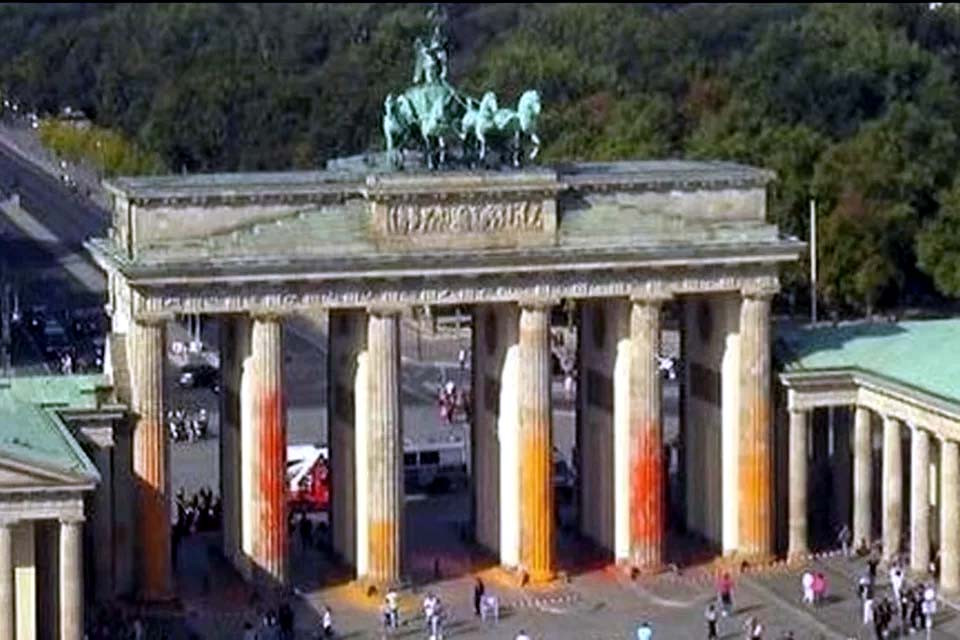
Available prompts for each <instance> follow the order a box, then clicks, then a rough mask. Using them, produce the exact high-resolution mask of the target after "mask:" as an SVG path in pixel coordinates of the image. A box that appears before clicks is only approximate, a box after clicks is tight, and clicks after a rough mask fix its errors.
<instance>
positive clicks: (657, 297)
mask: <svg viewBox="0 0 960 640" xmlns="http://www.w3.org/2000/svg"><path fill="white" fill-rule="evenodd" d="M671 300H673V294H672V293H670V292H669V291H632V292H631V293H630V304H639V305H645V306H650V307H659V306H661V305H663V304H664V303H666V302H670V301H671Z"/></svg>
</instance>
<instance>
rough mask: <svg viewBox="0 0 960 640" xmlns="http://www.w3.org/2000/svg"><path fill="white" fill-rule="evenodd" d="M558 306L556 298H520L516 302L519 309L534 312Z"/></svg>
mask: <svg viewBox="0 0 960 640" xmlns="http://www.w3.org/2000/svg"><path fill="white" fill-rule="evenodd" d="M558 304H560V301H559V300H558V299H556V298H538V297H533V296H531V297H529V298H520V299H519V300H517V306H518V307H520V308H521V309H530V310H534V311H546V310H549V309H551V308H553V307H555V306H557V305H558Z"/></svg>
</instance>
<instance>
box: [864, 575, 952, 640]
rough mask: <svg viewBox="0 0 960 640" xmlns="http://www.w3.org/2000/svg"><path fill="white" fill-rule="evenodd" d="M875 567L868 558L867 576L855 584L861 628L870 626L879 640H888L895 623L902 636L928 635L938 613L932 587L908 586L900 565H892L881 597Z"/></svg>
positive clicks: (918, 584) (935, 595) (930, 585)
mask: <svg viewBox="0 0 960 640" xmlns="http://www.w3.org/2000/svg"><path fill="white" fill-rule="evenodd" d="M878 564H879V560H878V559H877V558H876V557H871V558H870V559H869V561H868V564H867V567H868V569H867V572H866V573H864V575H862V576H861V577H860V579H859V580H858V583H857V592H858V595H859V597H860V601H861V604H862V609H863V624H864V626H867V625H871V624H872V625H873V628H874V633H875V634H876V637H877V638H878V639H880V638H886V637H888V636H889V633H890V631H891V630H892V629H893V627H894V625H895V624H897V622H896V621H897V620H899V625H898V626H899V629H900V634H901V635H905V634H908V633H909V634H912V633H917V632H920V631H924V630H926V632H927V634H928V635H929V633H930V632H931V630H932V629H933V619H934V615H935V614H936V612H937V592H936V589H935V588H934V586H933V583H924V582H922V581H921V582H917V583H914V584H911V583H910V582H909V581H908V579H907V573H906V570H905V569H904V567H903V565H902V564H900V563H899V562H895V563H893V565H892V566H891V567H890V572H889V585H888V587H889V590H888V592H886V593H884V594H882V595H881V594H880V593H879V588H878V585H877V565H878Z"/></svg>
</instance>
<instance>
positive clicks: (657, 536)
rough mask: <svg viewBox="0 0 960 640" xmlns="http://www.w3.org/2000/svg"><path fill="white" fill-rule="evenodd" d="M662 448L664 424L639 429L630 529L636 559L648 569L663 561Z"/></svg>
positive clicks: (634, 448)
mask: <svg viewBox="0 0 960 640" xmlns="http://www.w3.org/2000/svg"><path fill="white" fill-rule="evenodd" d="M660 451H661V447H660V425H658V424H645V425H642V426H641V427H640V428H639V429H637V431H636V433H635V435H634V441H633V443H632V450H631V460H630V532H631V548H632V550H633V559H634V562H635V564H636V565H637V566H638V567H641V568H644V569H656V568H658V567H659V566H660V564H661V562H662V553H663V531H664V528H665V524H666V523H665V518H664V512H665V510H664V504H663V462H662V457H661V453H660Z"/></svg>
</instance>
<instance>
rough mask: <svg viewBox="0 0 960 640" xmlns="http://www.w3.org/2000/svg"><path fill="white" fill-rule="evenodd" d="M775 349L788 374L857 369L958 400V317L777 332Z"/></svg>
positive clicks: (959, 367)
mask: <svg viewBox="0 0 960 640" xmlns="http://www.w3.org/2000/svg"><path fill="white" fill-rule="evenodd" d="M775 349H776V353H777V355H778V357H779V358H780V360H781V362H782V364H783V368H784V371H785V372H787V373H788V374H790V373H804V372H813V371H817V370H825V371H826V370H837V369H856V370H859V371H863V372H866V373H872V374H876V375H878V376H882V377H884V378H887V379H890V380H894V381H896V382H899V383H901V384H904V385H907V386H910V387H913V388H915V389H918V390H921V391H924V392H926V393H929V394H932V395H936V396H939V397H941V398H945V399H950V400H960V319H950V320H918V321H912V322H898V323H862V324H852V325H845V326H837V327H833V326H828V327H817V328H804V329H794V330H787V331H780V332H778V334H777V343H776V348H775Z"/></svg>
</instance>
